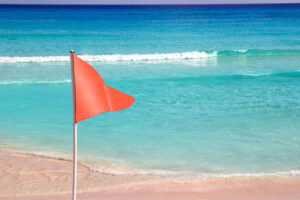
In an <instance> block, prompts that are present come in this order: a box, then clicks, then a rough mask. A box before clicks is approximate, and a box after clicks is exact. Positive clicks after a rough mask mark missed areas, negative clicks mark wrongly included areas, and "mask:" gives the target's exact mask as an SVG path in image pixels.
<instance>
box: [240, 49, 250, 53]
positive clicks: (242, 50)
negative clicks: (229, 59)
mask: <svg viewBox="0 0 300 200" xmlns="http://www.w3.org/2000/svg"><path fill="white" fill-rule="evenodd" d="M237 51H238V52H240V53H246V52H247V51H248V49H241V50H237Z"/></svg>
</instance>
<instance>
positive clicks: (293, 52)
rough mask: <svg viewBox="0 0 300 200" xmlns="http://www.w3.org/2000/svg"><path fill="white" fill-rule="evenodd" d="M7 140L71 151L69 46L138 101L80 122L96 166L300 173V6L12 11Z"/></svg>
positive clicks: (0, 65)
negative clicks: (129, 105)
mask: <svg viewBox="0 0 300 200" xmlns="http://www.w3.org/2000/svg"><path fill="white" fill-rule="evenodd" d="M0 47H1V48H0V111H1V113H0V138H1V139H0V147H1V148H6V149H11V150H17V151H22V152H29V153H32V154H37V155H47V156H54V157H65V158H71V155H72V136H73V135H72V117H73V115H72V94H71V90H72V88H71V81H70V80H71V78H70V62H69V50H71V49H73V50H74V51H75V53H76V54H77V55H79V57H81V58H82V59H84V60H85V61H87V62H89V63H90V64H91V65H92V66H93V67H95V68H96V69H97V71H98V72H99V73H100V74H101V76H102V77H103V78H104V80H105V81H106V84H107V85H110V86H111V87H114V88H116V89H118V90H120V91H123V92H126V93H128V94H130V95H132V96H133V97H134V98H135V99H136V102H135V103H134V104H133V105H132V106H131V107H129V108H127V109H125V110H122V111H118V112H108V113H103V114H100V115H97V116H95V117H92V118H90V119H87V120H85V121H82V122H79V123H78V156H79V161H80V162H81V163H86V164H88V165H89V166H91V168H92V169H93V170H99V171H103V170H105V171H109V172H114V173H162V174H164V173H166V174H183V175H187V174H188V175H192V176H194V177H231V176H295V175H299V174H300V157H299V156H300V4H278V5H172V6H171V5H164V6H158V5H152V6H135V5H130V6H33V5H31V6H24V5H20V6H9V5H6V6H5V5H1V6H0Z"/></svg>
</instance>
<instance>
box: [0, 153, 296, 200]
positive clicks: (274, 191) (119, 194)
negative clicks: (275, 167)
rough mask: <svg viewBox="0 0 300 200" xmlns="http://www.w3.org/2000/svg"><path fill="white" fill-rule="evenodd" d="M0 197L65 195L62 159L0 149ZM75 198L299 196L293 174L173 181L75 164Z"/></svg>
mask: <svg viewBox="0 0 300 200" xmlns="http://www.w3.org/2000/svg"><path fill="white" fill-rule="evenodd" d="M0 160H1V162H0V199H1V200H4V199H24V200H25V199H26V200H43V199H47V200H52V199H53V200H54V199H56V200H60V199H71V188H72V163H71V161H68V160H62V159H53V158H47V157H42V156H35V155H28V154H23V153H16V152H10V151H7V150H0ZM78 199H79V200H97V199H99V200H100V199H110V200H119V199H120V200H121V199H122V200H127V199H133V200H148V199H149V200H150V199H156V200H167V199H168V200H171V199H172V200H174V199H188V200H192V199H205V200H210V199H214V200H215V199H222V200H227V199H231V200H232V199H243V200H248V199H251V200H252V199H264V200H268V199H270V200H271V199H272V200H275V199H282V200H290V199H295V200H296V199H300V178H299V177H290V178H284V177H259V178H258V177H253V178H238V177H236V178H211V179H198V180H197V179H193V180H180V181H179V180H175V179H174V177H173V178H172V177H164V176H158V175H149V174H148V175H134V174H120V175H114V174H108V173H99V172H95V171H91V170H90V169H89V168H88V167H86V166H84V165H82V164H79V166H78Z"/></svg>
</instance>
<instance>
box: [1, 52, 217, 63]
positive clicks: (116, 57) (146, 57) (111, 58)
mask: <svg viewBox="0 0 300 200" xmlns="http://www.w3.org/2000/svg"><path fill="white" fill-rule="evenodd" d="M215 56H217V51H215V52H211V53H209V52H205V51H202V52H199V51H192V52H183V53H162V54H159V53H155V54H127V55H122V54H112V55H79V57H80V58H82V59H83V60H85V61H90V62H94V61H96V62H116V61H159V60H185V59H205V58H208V57H215ZM69 60H70V57H69V56H32V57H0V63H20V62H22V63H26V62H38V63H40V62H69Z"/></svg>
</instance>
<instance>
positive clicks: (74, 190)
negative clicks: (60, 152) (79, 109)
mask: <svg viewBox="0 0 300 200" xmlns="http://www.w3.org/2000/svg"><path fill="white" fill-rule="evenodd" d="M73 54H74V51H73V50H71V51H70V61H71V76H72V97H73V188H72V200H76V185H77V177H76V173H77V123H76V119H75V112H76V110H75V109H76V106H75V95H76V94H75V79H74V60H73Z"/></svg>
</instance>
